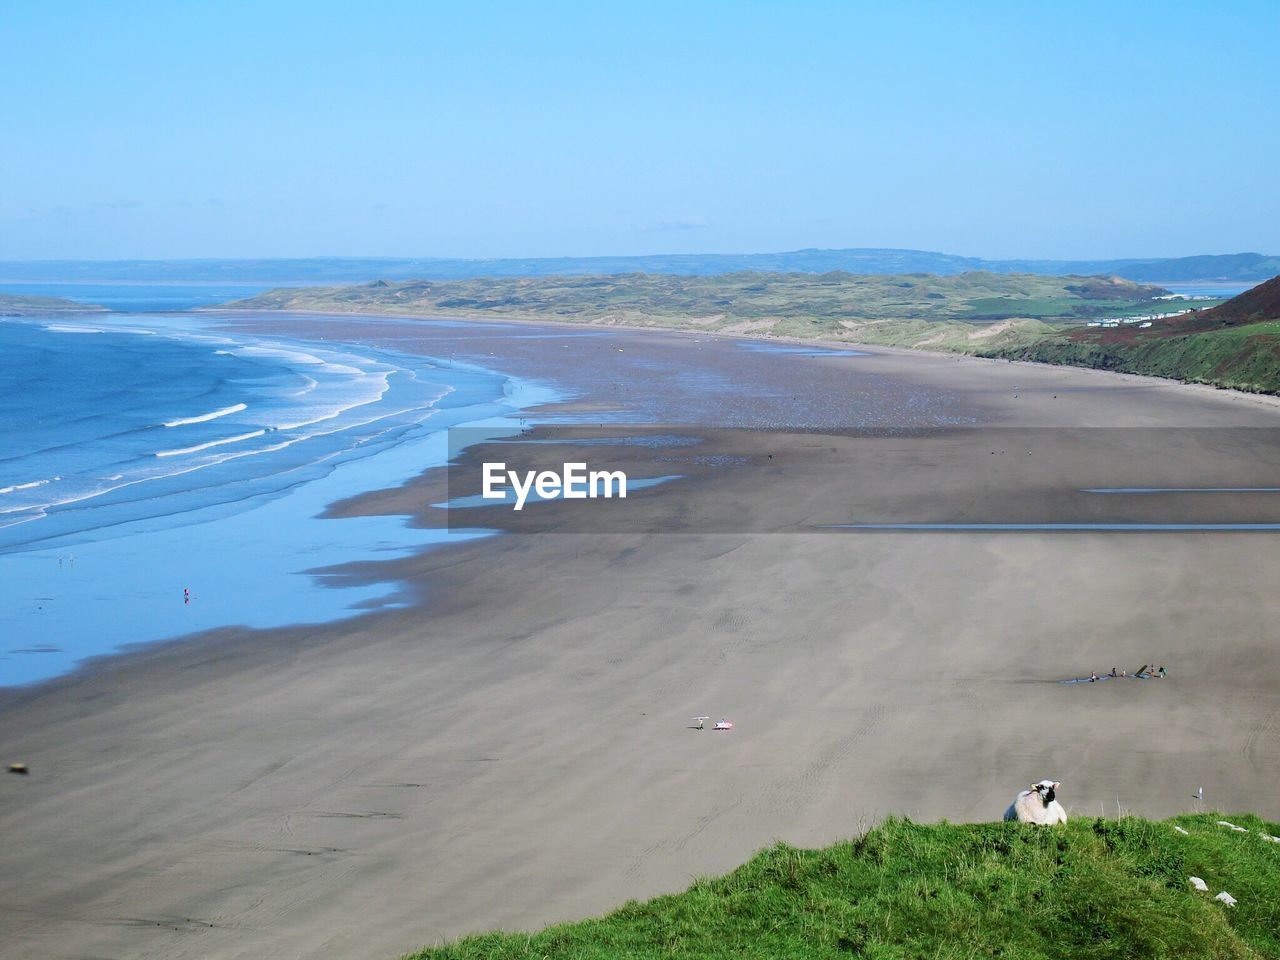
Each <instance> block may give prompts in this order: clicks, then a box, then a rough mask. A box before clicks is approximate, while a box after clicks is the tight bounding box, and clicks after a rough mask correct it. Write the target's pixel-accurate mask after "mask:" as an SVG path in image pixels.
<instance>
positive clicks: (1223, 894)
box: [1213, 890, 1236, 907]
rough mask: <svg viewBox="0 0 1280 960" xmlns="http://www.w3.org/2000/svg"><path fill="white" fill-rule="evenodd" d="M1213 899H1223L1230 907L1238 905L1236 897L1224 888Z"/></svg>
mask: <svg viewBox="0 0 1280 960" xmlns="http://www.w3.org/2000/svg"><path fill="white" fill-rule="evenodd" d="M1213 899H1215V900H1221V901H1222V902H1223V903H1225V904H1226V905H1227V906H1228V907H1234V906H1235V905H1236V898H1235V897H1233V896H1232V895H1231V894H1229V893H1227V891H1225V890H1223V891H1222V892H1221V893H1219V894H1218V895H1217V896H1216V897H1214V898H1213Z"/></svg>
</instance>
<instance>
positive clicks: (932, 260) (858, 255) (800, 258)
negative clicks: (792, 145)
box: [0, 247, 1280, 284]
mask: <svg viewBox="0 0 1280 960" xmlns="http://www.w3.org/2000/svg"><path fill="white" fill-rule="evenodd" d="M744 271H750V272H769V273H830V272H832V271H841V272H843V273H851V274H857V275H860V276H874V275H887V274H909V273H933V274H938V275H941V276H949V275H953V274H958V273H971V272H974V271H984V272H987V273H1033V274H1040V275H1044V276H1068V275H1075V276H1088V275H1100V276H1115V277H1123V278H1125V279H1128V280H1137V281H1142V282H1154V283H1160V282H1165V281H1167V282H1174V281H1184V282H1187V281H1213V280H1227V281H1235V282H1248V281H1254V280H1265V279H1266V278H1267V277H1270V276H1274V275H1275V274H1277V273H1280V256H1276V255H1266V254H1260V253H1235V254H1222V255H1209V256H1195V257H1173V258H1145V259H1126V260H987V259H983V258H981V257H964V256H957V255H955V254H949V253H934V252H931V251H927V250H897V249H885V248H878V247H869V248H853V249H844V250H815V249H808V250H791V251H787V252H785V253H745V254H720V253H707V254H703V253H689V254H659V255H654V256H638V257H628V256H619V257H527V258H509V259H461V258H442V257H417V258H405V257H305V258H298V259H269V260H232V259H211V260H26V261H16V260H12V261H7V262H6V261H0V280H8V281H26V282H37V281H39V282H51V283H53V282H56V283H71V282H88V281H97V282H120V281H131V282H135V283H142V282H148V281H172V282H179V281H239V282H259V283H316V284H323V283H355V282H361V281H367V280H373V279H376V278H379V277H381V278H385V279H387V280H407V279H418V280H461V279H467V278H474V277H548V276H584V275H605V274H624V273H649V274H653V273H663V274H676V275H684V276H710V275H715V274H725V273H741V272H744Z"/></svg>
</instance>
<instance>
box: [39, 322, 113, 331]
mask: <svg viewBox="0 0 1280 960" xmlns="http://www.w3.org/2000/svg"><path fill="white" fill-rule="evenodd" d="M45 329H46V330H48V331H49V332H50V333H106V332H107V331H105V330H101V329H99V328H98V327H73V326H71V325H70V324H66V323H51V324H49V325H48V326H46V327H45Z"/></svg>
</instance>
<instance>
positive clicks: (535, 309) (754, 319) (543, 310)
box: [224, 273, 1163, 349]
mask: <svg viewBox="0 0 1280 960" xmlns="http://www.w3.org/2000/svg"><path fill="white" fill-rule="evenodd" d="M1161 293H1163V291H1162V290H1161V289H1160V288H1159V287H1151V286H1144V285H1141V284H1136V283H1131V282H1129V281H1125V280H1116V279H1113V278H1103V277H1043V276H1031V275H1017V274H1015V275H1000V274H993V273H965V274H959V275H956V276H945V277H939V276H932V275H925V274H911V275H905V276H872V277H867V276H855V275H852V274H847V273H826V274H794V273H793V274H775V273H735V274H727V275H722V276H714V277H683V276H669V275H648V274H631V275H622V276H597V277H545V278H518V279H511V278H486V279H476V280H457V281H445V282H434V281H409V282H390V281H385V280H382V281H376V282H374V283H371V284H364V285H360V286H347V287H311V288H303V289H297V288H294V289H288V288H286V289H280V290H272V291H268V292H267V293H264V294H262V295H260V296H257V297H253V298H251V299H248V300H242V301H237V302H234V303H230V304H225V305H224V306H226V307H227V308H230V309H250V310H294V311H316V312H343V313H411V314H413V313H416V314H426V315H435V316H466V317H485V318H494V319H499V318H504V317H506V318H516V319H533V320H559V321H569V322H584V323H606V324H625V325H629V326H650V327H666V328H673V329H676V328H678V329H696V330H707V331H721V332H726V333H749V334H756V335H765V336H787V337H827V338H831V339H839V340H850V341H857V340H860V341H862V342H872V343H891V344H899V345H916V344H917V343H920V342H921V341H930V343H929V345H932V346H935V348H948V349H965V346H964V344H966V343H967V342H968V338H969V337H970V336H971V335H972V336H973V337H974V338H975V339H976V340H986V339H990V338H994V339H995V340H996V342H999V343H1002V344H1003V343H1009V344H1020V343H1023V342H1026V341H1028V340H1030V339H1033V338H1034V337H1035V336H1037V335H1039V334H1041V333H1043V332H1045V331H1044V330H1043V329H1042V326H1043V324H1045V323H1062V322H1079V321H1080V320H1083V319H1087V318H1090V317H1100V316H1113V315H1117V314H1122V313H1129V312H1133V311H1136V310H1144V309H1154V304H1156V303H1158V301H1155V300H1154V298H1155V297H1157V296H1159V295H1160V294H1161ZM938 325H946V326H938ZM961 325H963V326H961ZM975 325H976V326H979V327H985V328H986V330H985V331H982V330H975ZM995 325H999V326H998V327H997V326H995Z"/></svg>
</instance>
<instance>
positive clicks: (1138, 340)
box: [981, 277, 1280, 394]
mask: <svg viewBox="0 0 1280 960" xmlns="http://www.w3.org/2000/svg"><path fill="white" fill-rule="evenodd" d="M981 352H982V353H983V354H984V355H987V356H998V357H1006V358H1009V359H1015V360H1034V361H1039V362H1042V363H1063V364H1070V365H1072V366H1083V367H1094V368H1097V369H1102V370H1116V371H1119V372H1122V373H1142V374H1149V375H1152V376H1158V377H1170V378H1172V379H1175V380H1185V381H1188V382H1191V383H1207V384H1212V385H1213V386H1218V387H1229V388H1231V389H1235V390H1247V391H1250V392H1254V393H1273V394H1280V277H1274V278H1272V279H1271V280H1268V281H1267V282H1266V283H1263V284H1260V285H1258V286H1256V287H1254V288H1253V289H1252V290H1247V291H1245V292H1244V293H1242V294H1240V296H1238V297H1235V298H1234V299H1231V300H1228V301H1227V302H1226V303H1224V304H1222V305H1221V306H1218V307H1215V308H1213V309H1209V310H1199V311H1196V312H1194V313H1189V314H1186V315H1184V316H1182V317H1178V318H1173V319H1169V320H1160V321H1155V322H1153V323H1152V324H1151V326H1149V327H1137V326H1123V327H1110V328H1097V327H1084V328H1075V329H1072V330H1070V331H1067V332H1064V333H1055V334H1051V335H1048V336H1045V337H1043V338H1041V339H1039V340H1036V341H1035V342H1028V343H1023V344H1015V345H1003V346H999V347H996V348H993V349H989V350H983V351H981Z"/></svg>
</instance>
